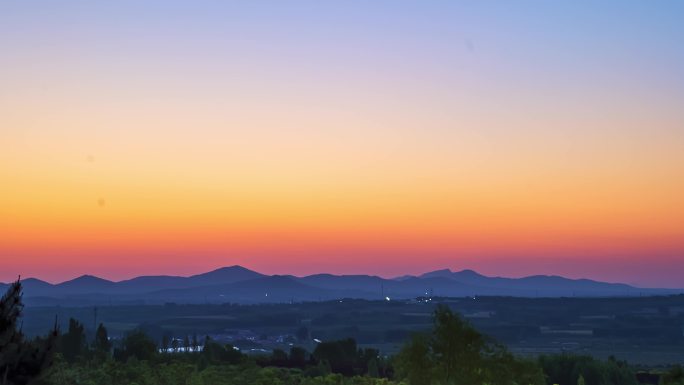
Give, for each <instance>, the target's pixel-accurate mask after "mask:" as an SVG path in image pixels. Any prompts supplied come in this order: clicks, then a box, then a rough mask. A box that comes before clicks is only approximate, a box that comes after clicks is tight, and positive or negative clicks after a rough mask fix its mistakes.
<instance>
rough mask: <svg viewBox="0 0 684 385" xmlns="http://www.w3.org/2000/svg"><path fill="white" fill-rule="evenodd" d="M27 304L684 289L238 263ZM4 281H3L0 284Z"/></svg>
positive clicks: (96, 281) (41, 292) (101, 285)
mask: <svg viewBox="0 0 684 385" xmlns="http://www.w3.org/2000/svg"><path fill="white" fill-rule="evenodd" d="M22 283H23V285H24V297H25V299H26V302H27V303H28V304H29V305H64V306H91V305H96V304H107V303H130V304H141V303H148V304H155V303H167V302H176V303H229V302H232V303H266V302H290V301H295V302H301V301H318V300H329V299H337V298H360V299H385V298H389V299H412V298H416V297H421V296H422V297H428V296H442V297H466V296H467V297H470V296H517V297H572V296H576V297H597V296H603V297H618V296H639V295H661V294H662V295H666V294H679V293H684V290H675V289H645V288H637V287H633V286H629V285H625V284H621V283H607V282H599V281H593V280H589V279H569V278H564V277H560V276H547V275H535V276H530V277H524V278H505V277H488V276H485V275H482V274H479V273H477V272H475V271H473V270H461V271H451V270H449V269H442V270H435V271H431V272H428V273H425V274H421V275H417V276H414V275H405V276H402V277H398V278H394V279H386V278H382V277H378V276H373V275H333V274H314V275H309V276H304V277H296V276H291V275H287V276H284V275H271V276H269V275H265V274H261V273H258V272H256V271H252V270H249V269H247V268H244V267H242V266H228V267H223V268H220V269H216V270H212V271H209V272H207V273H203V274H197V275H192V276H188V277H180V276H166V275H159V276H141V277H136V278H132V279H128V280H124V281H119V282H113V281H108V280H106V279H102V278H99V277H95V276H92V275H83V276H80V277H78V278H75V279H72V280H69V281H66V282H62V283H59V284H50V283H48V282H45V281H41V280H39V279H35V278H29V279H25V280H22ZM6 286H7V284H4V283H0V289H4V288H6Z"/></svg>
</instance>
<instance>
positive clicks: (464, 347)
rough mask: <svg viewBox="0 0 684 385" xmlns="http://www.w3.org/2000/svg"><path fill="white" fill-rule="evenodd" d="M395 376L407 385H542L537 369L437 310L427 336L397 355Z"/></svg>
mask: <svg viewBox="0 0 684 385" xmlns="http://www.w3.org/2000/svg"><path fill="white" fill-rule="evenodd" d="M395 364H396V369H397V375H398V377H399V378H402V379H406V380H407V381H408V383H409V384H411V385H429V384H434V383H436V384H488V385H498V384H501V385H509V384H510V385H514V384H530V385H543V384H544V377H543V373H542V372H541V370H540V369H539V367H538V366H537V365H536V364H535V363H533V362H529V361H525V360H521V359H518V358H516V357H514V356H513V355H512V354H510V353H509V352H508V351H507V350H506V349H505V348H504V347H503V346H500V345H497V344H494V343H492V342H490V341H488V340H487V339H486V338H485V336H483V335H482V334H480V333H479V332H478V331H477V330H475V329H474V328H473V327H472V326H470V325H469V324H468V323H467V322H466V321H465V320H463V319H462V318H461V317H460V316H459V315H458V314H454V313H453V312H452V311H451V310H450V309H449V308H448V307H445V306H439V307H438V308H437V309H436V310H435V313H434V327H433V329H432V332H431V333H430V334H429V335H420V334H419V335H415V336H414V337H413V339H412V340H411V341H410V342H409V343H408V344H407V345H405V346H404V348H403V349H402V350H401V352H400V353H399V354H398V355H397V357H396V360H395Z"/></svg>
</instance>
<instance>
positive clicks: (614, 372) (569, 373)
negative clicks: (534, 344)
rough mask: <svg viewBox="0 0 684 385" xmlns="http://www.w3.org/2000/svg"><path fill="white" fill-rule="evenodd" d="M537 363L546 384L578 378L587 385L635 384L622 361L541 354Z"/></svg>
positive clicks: (571, 380)
mask: <svg viewBox="0 0 684 385" xmlns="http://www.w3.org/2000/svg"><path fill="white" fill-rule="evenodd" d="M539 365H540V366H541V367H542V369H543V370H544V373H546V376H547V381H546V382H547V384H549V385H551V384H560V385H565V384H568V385H574V384H579V383H580V379H581V380H582V381H583V382H584V383H586V384H588V385H636V384H637V381H636V377H635V374H634V372H633V371H632V369H631V368H629V366H628V365H627V363H626V362H624V361H617V360H615V359H614V358H610V359H609V360H607V361H599V360H596V359H594V358H593V357H591V356H579V355H573V354H560V355H553V356H542V357H540V358H539Z"/></svg>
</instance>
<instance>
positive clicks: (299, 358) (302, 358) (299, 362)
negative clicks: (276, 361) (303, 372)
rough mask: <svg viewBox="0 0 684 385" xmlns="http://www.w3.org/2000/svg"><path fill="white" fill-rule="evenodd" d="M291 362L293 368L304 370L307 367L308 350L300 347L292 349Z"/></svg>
mask: <svg viewBox="0 0 684 385" xmlns="http://www.w3.org/2000/svg"><path fill="white" fill-rule="evenodd" d="M289 361H290V365H291V366H292V367H295V368H300V369H303V368H304V367H305V366H306V350H304V349H303V348H300V347H298V346H293V347H291V348H290V357H289Z"/></svg>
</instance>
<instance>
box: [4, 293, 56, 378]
mask: <svg viewBox="0 0 684 385" xmlns="http://www.w3.org/2000/svg"><path fill="white" fill-rule="evenodd" d="M21 293H22V289H21V282H20V280H17V281H16V282H14V283H13V284H11V285H10V287H9V288H8V289H7V292H6V293H5V295H3V296H2V298H0V384H2V385H24V384H28V383H30V382H32V381H33V380H35V379H37V378H39V377H40V376H41V375H42V374H43V373H44V372H45V369H47V367H48V366H49V365H50V364H51V363H52V353H53V350H54V344H55V339H56V338H57V325H56V323H55V327H54V329H53V331H52V332H51V333H50V334H49V335H48V336H47V337H46V338H43V339H36V341H34V342H27V341H26V340H25V339H24V335H23V334H22V332H21V331H20V330H18V329H17V320H18V319H19V317H20V316H21V312H22V309H23V307H24V305H23V303H22V301H21V296H22V294H21Z"/></svg>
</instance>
